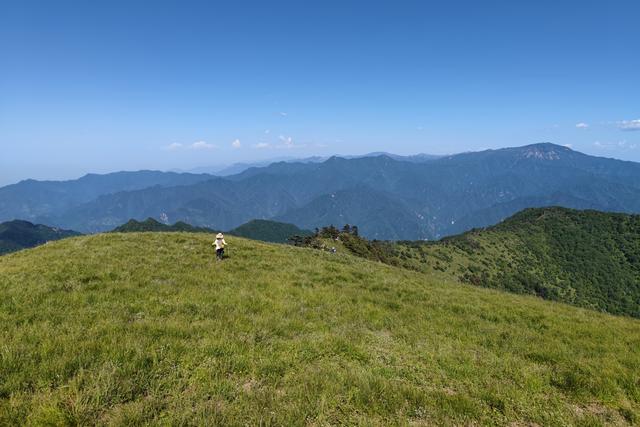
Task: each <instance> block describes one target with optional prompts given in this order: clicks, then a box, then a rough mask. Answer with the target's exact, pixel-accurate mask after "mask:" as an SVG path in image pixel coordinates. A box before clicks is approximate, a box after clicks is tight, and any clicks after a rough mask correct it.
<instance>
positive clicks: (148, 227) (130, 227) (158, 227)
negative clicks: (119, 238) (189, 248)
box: [112, 218, 214, 233]
mask: <svg viewBox="0 0 640 427" xmlns="http://www.w3.org/2000/svg"><path fill="white" fill-rule="evenodd" d="M149 231H153V232H171V231H183V232H185V233H213V232H214V230H212V229H210V228H205V227H194V226H193V225H190V224H187V223H185V222H181V221H178V222H176V223H175V224H173V225H168V224H163V223H161V222H159V221H156V220H155V219H153V218H147V219H146V220H144V221H136V220H135V219H131V220H129V221H127V223H125V224H122V225H121V226H119V227H116V228H114V229H113V231H112V232H113V233H137V232H149Z"/></svg>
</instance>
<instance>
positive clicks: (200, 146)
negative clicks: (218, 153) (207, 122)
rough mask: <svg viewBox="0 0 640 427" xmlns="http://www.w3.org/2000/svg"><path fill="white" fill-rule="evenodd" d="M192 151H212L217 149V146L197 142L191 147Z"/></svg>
mask: <svg viewBox="0 0 640 427" xmlns="http://www.w3.org/2000/svg"><path fill="white" fill-rule="evenodd" d="M190 148H191V149H192V150H212V149H214V148H216V146H215V145H213V144H209V143H207V142H205V141H197V142H194V143H193V144H191V145H190Z"/></svg>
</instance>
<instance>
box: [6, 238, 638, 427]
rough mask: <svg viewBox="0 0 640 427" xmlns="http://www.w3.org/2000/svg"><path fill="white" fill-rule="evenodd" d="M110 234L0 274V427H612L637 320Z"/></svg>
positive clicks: (316, 255) (419, 276)
mask: <svg viewBox="0 0 640 427" xmlns="http://www.w3.org/2000/svg"><path fill="white" fill-rule="evenodd" d="M227 241H228V242H229V243H230V246H229V249H230V253H229V254H230V258H229V259H227V260H225V261H224V262H222V263H216V262H214V260H213V258H214V257H213V253H212V249H211V246H210V243H211V237H210V236H208V235H205V234H192V233H127V234H105V235H95V236H87V237H78V238H73V239H67V240H64V241H59V242H55V243H50V244H48V245H46V246H42V247H38V248H35V249H31V250H26V251H22V252H18V253H15V254H11V255H7V256H3V257H2V258H0V425H17V424H23V423H26V424H31V425H42V424H51V425H74V424H77V425H90V424H111V425H140V424H167V425H174V424H183V425H184V424H188V425H202V424H204V423H205V422H206V423H209V424H216V423H217V424H224V425H258V424H262V425H327V424H363V425H376V424H377V425H394V424H414V425H431V424H436V423H438V424H449V425H451V424H471V423H474V422H475V423H478V424H482V425H487V424H488V425H491V424H495V425H535V424H538V425H571V424H582V425H601V424H614V425H626V424H634V423H636V424H637V423H639V422H640V377H639V376H638V366H640V321H638V320H634V319H630V318H623V317H614V316H610V315H606V314H601V313H597V312H593V311H589V310H584V309H580V308H575V307H571V306H567V305H563V304H559V303H554V302H547V301H542V300H540V299H538V298H534V297H528V296H518V295H512V294H508V293H502V292H499V291H494V290H490V289H480V288H475V287H472V286H467V285H459V284H454V283H453V282H447V281H446V280H447V279H446V278H445V279H438V278H437V277H436V276H434V275H431V274H425V273H421V272H415V271H409V270H404V269H399V268H396V267H391V266H388V265H383V264H380V263H376V262H371V261H367V260H365V259H361V258H357V257H353V256H350V255H346V254H344V253H338V254H329V253H325V252H322V251H316V250H311V249H303V248H295V247H290V246H283V245H272V244H264V243H259V242H254V241H249V240H244V239H241V238H234V237H228V240H227Z"/></svg>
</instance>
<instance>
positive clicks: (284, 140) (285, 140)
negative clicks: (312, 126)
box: [278, 135, 293, 147]
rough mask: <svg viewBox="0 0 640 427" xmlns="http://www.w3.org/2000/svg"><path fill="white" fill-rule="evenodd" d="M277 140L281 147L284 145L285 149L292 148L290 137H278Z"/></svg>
mask: <svg viewBox="0 0 640 427" xmlns="http://www.w3.org/2000/svg"><path fill="white" fill-rule="evenodd" d="M278 139H279V140H280V141H282V145H284V146H285V147H293V138H291V137H290V136H284V135H280V136H279V137H278Z"/></svg>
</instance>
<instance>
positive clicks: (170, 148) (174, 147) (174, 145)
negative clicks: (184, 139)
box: [163, 142, 183, 151]
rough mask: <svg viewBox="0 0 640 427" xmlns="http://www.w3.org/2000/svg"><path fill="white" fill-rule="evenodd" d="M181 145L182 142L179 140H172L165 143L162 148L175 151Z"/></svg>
mask: <svg viewBox="0 0 640 427" xmlns="http://www.w3.org/2000/svg"><path fill="white" fill-rule="evenodd" d="M182 147H183V145H182V144H180V143H179V142H174V143H171V144H169V145H167V146H166V147H163V149H165V150H167V151H176V150H179V149H181V148H182Z"/></svg>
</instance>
